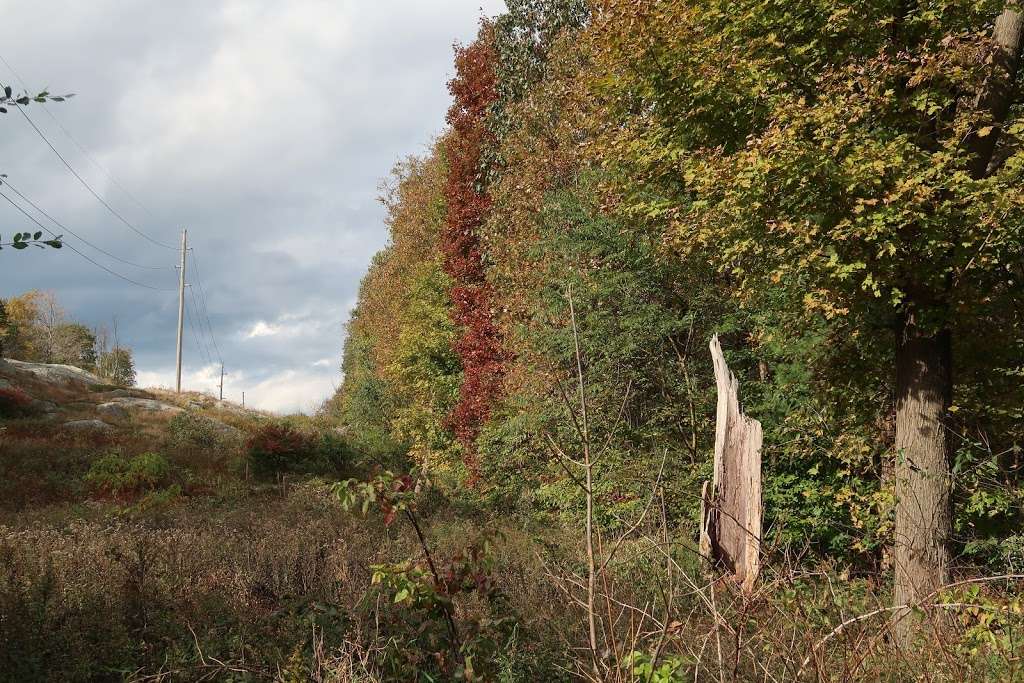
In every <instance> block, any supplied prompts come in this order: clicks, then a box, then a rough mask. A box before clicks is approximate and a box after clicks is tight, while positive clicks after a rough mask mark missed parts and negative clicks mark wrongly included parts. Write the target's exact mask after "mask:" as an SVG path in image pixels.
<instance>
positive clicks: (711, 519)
mask: <svg viewBox="0 0 1024 683" xmlns="http://www.w3.org/2000/svg"><path fill="white" fill-rule="evenodd" d="M710 346H711V357H712V359H713V360H714V363H715V384H716V385H717V387H718V413H717V416H716V421H715V470H714V479H713V480H712V481H710V482H704V486H703V490H702V491H701V514H700V518H701V529H700V551H701V554H702V555H703V556H704V557H705V558H708V559H709V560H711V561H712V562H714V563H716V564H720V565H721V566H723V567H725V568H726V569H727V570H728V571H731V572H732V574H733V578H734V579H735V580H736V582H737V583H739V584H740V585H741V586H742V588H743V590H744V591H746V592H748V593H749V592H750V591H752V590H753V588H754V583H755V582H756V581H757V574H758V572H759V571H760V566H761V563H760V552H761V423H760V422H758V421H757V420H754V419H751V418H749V417H747V416H746V415H744V414H743V413H742V412H741V411H740V403H739V383H738V382H737V381H736V377H735V375H733V374H732V372H731V371H730V370H729V366H728V365H726V363H725V356H724V355H722V347H721V345H720V344H719V343H718V336H717V335H715V336H714V337H712V338H711V345H710Z"/></svg>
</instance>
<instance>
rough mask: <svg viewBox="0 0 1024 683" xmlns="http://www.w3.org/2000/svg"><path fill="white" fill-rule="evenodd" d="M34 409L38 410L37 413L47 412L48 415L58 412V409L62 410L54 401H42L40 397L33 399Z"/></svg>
mask: <svg viewBox="0 0 1024 683" xmlns="http://www.w3.org/2000/svg"><path fill="white" fill-rule="evenodd" d="M32 410H34V411H36V412H37V413H46V414H47V415H49V414H50V413H56V412H57V411H59V410H60V408H58V407H57V404H56V403H54V402H53V401H41V400H39V399H33V400H32Z"/></svg>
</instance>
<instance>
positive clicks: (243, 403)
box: [242, 391, 245, 408]
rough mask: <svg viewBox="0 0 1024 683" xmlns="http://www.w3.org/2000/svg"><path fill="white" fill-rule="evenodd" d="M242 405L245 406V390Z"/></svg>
mask: <svg viewBox="0 0 1024 683" xmlns="http://www.w3.org/2000/svg"><path fill="white" fill-rule="evenodd" d="M242 407H243V408H244V407H245V392H244V391H243V392H242Z"/></svg>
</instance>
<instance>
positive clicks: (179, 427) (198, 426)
mask: <svg viewBox="0 0 1024 683" xmlns="http://www.w3.org/2000/svg"><path fill="white" fill-rule="evenodd" d="M167 428H168V430H169V431H170V433H171V442H172V443H173V444H174V445H176V446H186V447H187V446H193V447H197V448H213V447H215V446H218V445H220V442H221V440H222V438H223V435H222V432H221V431H220V430H218V425H217V423H216V422H214V421H213V420H211V419H210V418H208V417H203V416H202V415H199V414H198V413H194V412H192V411H185V412H183V413H178V414H177V415H175V416H174V417H172V418H171V421H170V422H169V423H168V424H167Z"/></svg>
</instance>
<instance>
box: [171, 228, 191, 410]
mask: <svg viewBox="0 0 1024 683" xmlns="http://www.w3.org/2000/svg"><path fill="white" fill-rule="evenodd" d="M187 241H188V230H182V231H181V266H180V269H179V271H178V348H177V362H176V366H177V367H176V374H175V380H174V390H175V391H176V392H177V393H179V394H180V393H181V341H182V332H184V331H185V254H186V250H187V246H188V245H187Z"/></svg>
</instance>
